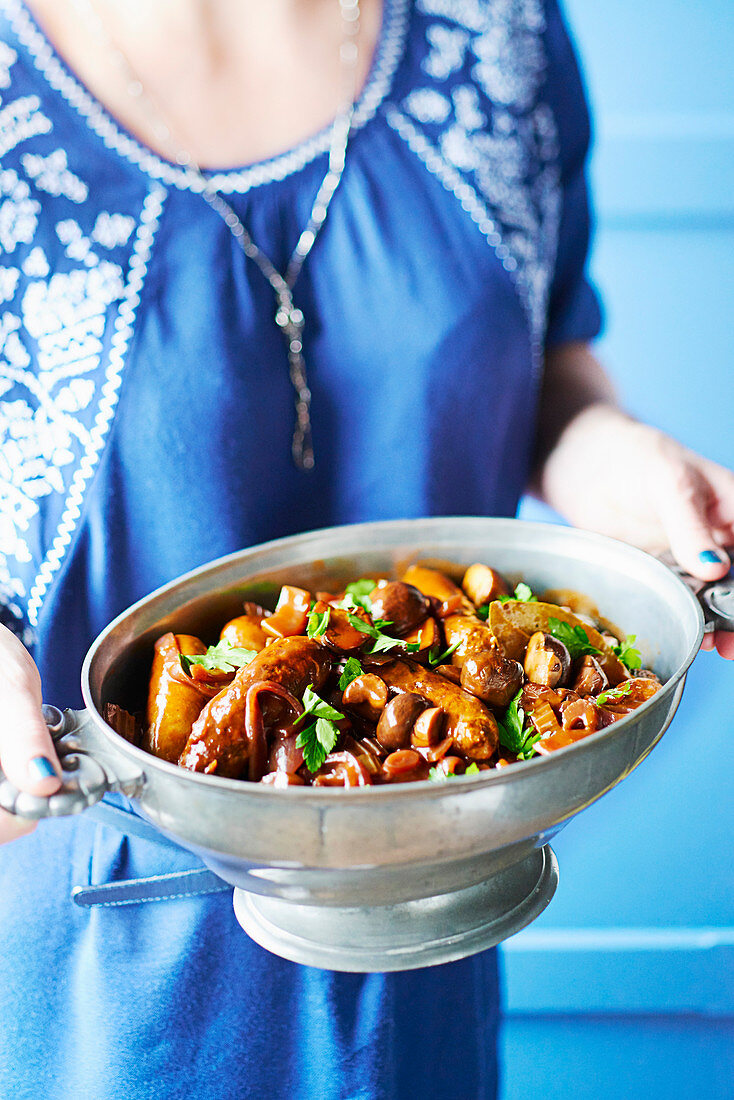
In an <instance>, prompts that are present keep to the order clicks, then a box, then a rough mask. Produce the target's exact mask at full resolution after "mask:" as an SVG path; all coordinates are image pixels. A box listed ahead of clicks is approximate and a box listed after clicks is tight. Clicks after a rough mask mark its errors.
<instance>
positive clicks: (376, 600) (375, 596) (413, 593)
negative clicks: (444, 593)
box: [370, 581, 431, 637]
mask: <svg viewBox="0 0 734 1100" xmlns="http://www.w3.org/2000/svg"><path fill="white" fill-rule="evenodd" d="M370 603H371V605H372V618H373V619H386V620H387V622H389V623H391V626H390V633H391V634H395V635H397V636H398V637H400V636H401V635H403V634H407V633H408V632H409V631H411V630H413V629H414V627H416V626H418V625H419V624H420V623H422V622H423V621H424V619H427V618H428V616H429V614H430V612H431V601H430V600H429V599H428V597H427V596H424V595H423V593H422V592H419V591H418V589H417V588H414V587H413V585H412V584H405V583H404V582H403V581H389V582H388V583H387V584H384V585H381V586H380V587H378V588H375V589H374V590H373V592H372V593H371V595H370Z"/></svg>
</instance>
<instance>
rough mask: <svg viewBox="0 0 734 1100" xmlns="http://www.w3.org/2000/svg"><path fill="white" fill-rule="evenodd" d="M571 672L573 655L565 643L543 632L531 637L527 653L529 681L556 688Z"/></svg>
mask: <svg viewBox="0 0 734 1100" xmlns="http://www.w3.org/2000/svg"><path fill="white" fill-rule="evenodd" d="M570 671H571V654H570V653H569V652H568V649H567V648H566V646H565V645H564V644H563V642H561V641H559V640H558V638H554V637H553V635H552V634H546V633H545V632H544V631H542V630H536V632H535V633H534V634H531V635H530V641H529V642H528V648H527V650H526V651H525V675H526V676H527V678H528V680H531V681H532V682H533V683H534V684H545V685H546V686H547V687H552V688H554V687H558V685H559V684H562V683H563V682H564V680H565V679H566V678H567V677H568V674H569V672H570Z"/></svg>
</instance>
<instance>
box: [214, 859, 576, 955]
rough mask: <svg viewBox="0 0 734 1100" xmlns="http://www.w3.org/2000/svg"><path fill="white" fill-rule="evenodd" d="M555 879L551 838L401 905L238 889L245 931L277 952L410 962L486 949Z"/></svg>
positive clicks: (535, 906)
mask: <svg viewBox="0 0 734 1100" xmlns="http://www.w3.org/2000/svg"><path fill="white" fill-rule="evenodd" d="M557 885H558V863H557V862H556V857H555V855H554V854H553V851H552V849H551V847H550V845H546V846H545V847H544V848H540V849H536V850H535V851H533V852H532V853H531V854H530V855H529V856H527V857H526V858H525V859H523V860H521V861H520V862H519V863H513V864H512V866H510V867H507V868H505V870H504V871H497V872H496V873H495V874H494V875H492V877H491V878H489V879H487V881H486V882H481V883H479V885H477V886H469V887H467V888H465V889H461V890H456V891H453V892H452V893H450V894H441V895H439V896H438V897H429V898H420V899H418V900H417V901H408V902H402V903H400V904H398V905H382V906H378V905H364V906H361V907H358V908H342V909H333V908H329V909H322V908H317V907H316V906H314V905H297V904H294V903H293V902H289V901H283V900H282V899H281V898H274V897H263V896H262V895H258V894H248V893H247V892H246V891H245V890H239V889H235V892H234V911H235V915H236V917H237V920H238V921H239V922H240V924H241V925H242V927H243V928H244V929H245V931H246V932H247V934H248V935H249V936H251V937H252V939H254V940H255V942H256V943H259V944H260V946H261V947H265V948H266V949H267V950H268V951H272V952H273V953H274V954H276V955H280V956H281V957H282V958H284V959H290V960H291V962H297V963H305V964H307V965H308V966H318V967H321V968H322V969H324V970H347V971H351V972H357V973H364V972H366V971H386V970H415V969H416V968H418V967H421V966H435V965H436V964H437V963H445V962H452V961H453V960H454V959H463V958H465V957H466V956H467V955H473V954H474V953H475V952H477V951H486V949H487V948H488V947H494V946H495V944H498V943H501V941H502V940H504V939H507V937H508V936H511V935H514V933H515V932H519V931H520V929H521V928H524V927H525V926H526V925H527V924H530V922H531V921H534V920H535V918H536V917H538V916H540V914H541V913H542V912H543V910H544V909H545V908H546V906H547V905H548V903H549V902H550V900H551V898H552V897H553V895H554V894H555V892H556V886H557Z"/></svg>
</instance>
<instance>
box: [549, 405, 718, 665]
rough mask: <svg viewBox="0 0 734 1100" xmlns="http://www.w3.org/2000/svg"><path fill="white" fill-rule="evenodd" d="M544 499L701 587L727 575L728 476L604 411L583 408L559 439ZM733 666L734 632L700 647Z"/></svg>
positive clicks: (615, 413) (651, 431)
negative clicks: (671, 561) (669, 563)
mask: <svg viewBox="0 0 734 1100" xmlns="http://www.w3.org/2000/svg"><path fill="white" fill-rule="evenodd" d="M542 489H543V496H544V497H545V499H546V500H548V502H549V503H550V504H551V505H552V506H553V507H554V508H556V509H557V510H558V511H560V512H561V513H562V514H563V515H564V516H566V517H567V518H568V519H569V520H570V521H571V522H572V523H573V524H575V525H576V526H578V527H585V528H587V529H590V530H593V531H599V532H600V533H601V534H605V535H611V536H612V537H614V538H618V539H623V540H624V541H625V542H630V543H633V544H634V545H636V546H640V547H642V549H644V550H648V551H649V552H650V553H660V552H661V551H663V550H666V549H668V547H669V548H670V549H671V551H672V553H673V556H674V557H675V559H676V560H677V561H678V562H679V563H680V565H682V566H683V568H684V569H685V570H686V571H687V572H689V573H691V574H692V575H693V576H695V577H700V578H701V579H702V580H705V581H714V580H718V579H720V578H721V577H724V576H726V574H727V572H728V570H729V567H730V565H731V562H730V559H729V557H728V555H727V553H726V551H725V549H724V548H725V547H732V546H734V473H732V471H730V470H727V469H726V468H725V467H723V466H719V465H717V464H716V463H715V462H710V461H709V460H708V459H706V458H703V457H701V456H700V455H697V454H695V453H694V452H692V451H689V450H688V449H687V448H686V447H684V446H682V444H680V443H678V442H676V440H674V439H671V438H670V436H667V435H665V434H664V433H663V432H661V431H658V430H657V429H656V428H652V427H650V426H649V425H647V424H640V423H639V422H637V421H634V420H632V419H630V418H629V417H628V416H626V415H625V414H624V413H622V412H621V411H620V410H619V409H617V408H614V407H613V406H611V405H606V404H595V405H591V406H589V407H588V408H586V409H584V411H583V412H581V413H579V415H577V416H576V417H574V419H573V420H572V421H571V423H569V424H568V426H567V427H566V429H565V431H564V432H563V433H562V435H561V437H560V439H559V440H558V443H557V446H556V447H555V448H554V449H553V451H552V452H551V454H550V455H549V456H548V459H547V461H546V463H545V466H544V469H543V474H542ZM714 646H716V649H717V650H718V651H719V653H720V654H721V656H722V657H726V658H728V659H729V660H734V634H733V633H724V632H717V633H716V634H715V635H711V634H709V635H706V637H705V638H704V642H703V648H704V649H713V648H714Z"/></svg>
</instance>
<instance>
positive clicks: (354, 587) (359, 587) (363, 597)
mask: <svg viewBox="0 0 734 1100" xmlns="http://www.w3.org/2000/svg"><path fill="white" fill-rule="evenodd" d="M375 588H377V581H371V580H370V579H369V578H368V577H360V579H359V580H358V581H352V583H351V584H348V585H347V587H346V588H345V589H344V593H345V598H344V601H342V602H343V603H344V604H345V606H346V599H347V597H349V601H350V606H351V607H361V608H362V609H363V610H364V611H371V610H372V601H371V600H370V592H373V591H374V590H375Z"/></svg>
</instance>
